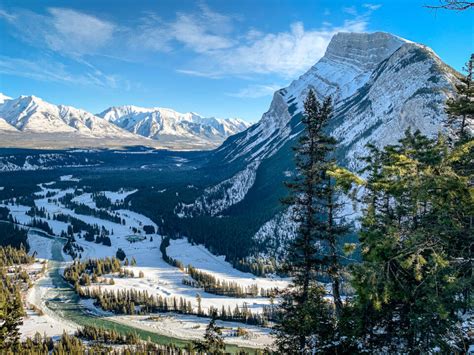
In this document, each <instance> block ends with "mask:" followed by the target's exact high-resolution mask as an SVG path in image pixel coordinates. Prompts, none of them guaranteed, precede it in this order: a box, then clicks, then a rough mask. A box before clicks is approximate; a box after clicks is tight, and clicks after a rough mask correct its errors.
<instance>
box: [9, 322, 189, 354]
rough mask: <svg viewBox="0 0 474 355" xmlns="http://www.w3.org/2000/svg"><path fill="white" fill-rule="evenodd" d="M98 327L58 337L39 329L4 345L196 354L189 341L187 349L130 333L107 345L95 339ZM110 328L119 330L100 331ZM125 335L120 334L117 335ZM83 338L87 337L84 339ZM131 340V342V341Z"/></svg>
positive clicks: (44, 350)
mask: <svg viewBox="0 0 474 355" xmlns="http://www.w3.org/2000/svg"><path fill="white" fill-rule="evenodd" d="M93 329H94V327H88V329H87V330H84V328H82V329H79V330H78V332H77V333H80V335H78V334H76V335H69V334H67V333H66V332H64V333H63V334H62V336H61V337H60V338H59V339H58V340H54V339H52V338H50V337H46V336H42V335H41V334H40V333H36V334H35V336H34V337H33V338H27V339H26V340H25V341H23V342H20V341H17V342H16V343H14V344H5V345H4V346H2V347H1V348H0V352H1V353H2V354H36V355H63V354H109V355H132V354H137V355H149V354H176V355H187V354H194V351H192V346H191V345H189V346H187V347H186V348H184V349H180V348H179V347H177V346H175V345H173V344H169V345H161V344H153V343H151V342H144V341H137V342H136V343H135V339H136V335H133V333H132V334H126V335H125V342H124V343H112V345H115V344H119V345H121V346H120V347H119V348H117V347H113V346H107V343H106V344H103V343H102V342H100V341H94V339H91V338H93V336H94V334H95V331H94V330H93ZM105 332H108V334H109V335H108V337H109V338H110V336H111V334H115V333H116V332H115V331H101V330H99V331H97V334H98V333H102V334H105ZM120 337H121V336H120V335H118V336H117V338H116V339H119V338H120ZM81 339H84V340H87V342H83V341H82V340H81ZM127 340H130V342H127Z"/></svg>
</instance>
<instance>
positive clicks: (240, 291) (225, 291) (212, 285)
mask: <svg viewBox="0 0 474 355" xmlns="http://www.w3.org/2000/svg"><path fill="white" fill-rule="evenodd" d="M186 273H187V274H188V275H189V276H190V277H191V278H192V279H193V280H189V279H187V278H184V279H183V284H185V285H188V286H192V287H199V288H203V289H204V291H206V292H208V293H212V294H215V295H221V296H228V297H238V298H246V297H257V296H258V295H259V290H258V286H257V285H256V284H253V285H250V286H247V287H242V286H240V285H239V284H238V283H237V282H233V281H231V282H228V281H225V280H219V279H217V278H216V277H215V276H214V275H211V274H208V273H206V272H203V271H200V270H198V269H196V268H194V267H193V266H191V265H188V267H187V268H186ZM261 292H262V293H263V294H262V296H263V295H266V291H265V290H264V289H262V290H261Z"/></svg>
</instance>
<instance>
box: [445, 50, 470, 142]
mask: <svg viewBox="0 0 474 355" xmlns="http://www.w3.org/2000/svg"><path fill="white" fill-rule="evenodd" d="M473 66H474V54H472V55H471V58H470V59H469V61H468V62H467V63H466V66H465V68H464V71H465V72H466V76H464V77H462V78H461V80H460V83H459V84H456V91H457V93H456V96H455V97H454V98H451V99H449V100H448V101H447V102H446V113H447V114H448V120H447V122H446V123H447V125H448V127H449V128H450V129H451V130H452V133H454V135H455V137H456V141H457V142H458V143H459V142H460V143H463V142H466V141H467V140H468V139H470V138H472V137H470V132H469V125H470V124H472V123H473V122H474V83H473V77H472V75H473Z"/></svg>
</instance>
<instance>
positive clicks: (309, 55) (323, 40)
mask: <svg viewBox="0 0 474 355" xmlns="http://www.w3.org/2000/svg"><path fill="white" fill-rule="evenodd" d="M366 29H367V20H366V19H365V18H364V17H359V18H356V19H354V20H347V21H346V22H345V23H344V24H343V25H342V26H340V27H331V28H329V27H328V24H325V27H324V28H323V29H316V30H306V29H305V28H304V26H303V23H301V22H295V23H293V24H292V25H291V26H290V29H289V31H286V32H279V33H256V32H253V33H252V35H251V37H250V38H251V40H244V41H242V42H240V43H239V44H238V45H236V46H233V47H231V48H227V49H224V50H214V51H212V53H211V54H210V55H206V56H201V57H199V58H198V59H197V60H196V61H195V63H194V66H193V68H185V69H182V70H181V72H183V73H186V72H189V73H194V72H195V70H194V68H196V67H198V68H199V75H201V76H205V74H206V73H208V74H209V76H213V77H216V76H224V75H248V74H276V75H278V76H280V77H282V78H285V79H290V78H294V77H295V76H297V75H299V74H302V73H303V72H304V71H305V70H307V69H308V68H310V67H311V66H312V65H314V64H315V63H316V62H317V61H318V60H319V59H320V58H321V57H322V56H323V55H324V52H325V51H326V47H327V45H328V43H329V41H330V40H331V38H332V36H333V35H334V34H335V33H337V32H340V31H344V32H362V31H365V30H366Z"/></svg>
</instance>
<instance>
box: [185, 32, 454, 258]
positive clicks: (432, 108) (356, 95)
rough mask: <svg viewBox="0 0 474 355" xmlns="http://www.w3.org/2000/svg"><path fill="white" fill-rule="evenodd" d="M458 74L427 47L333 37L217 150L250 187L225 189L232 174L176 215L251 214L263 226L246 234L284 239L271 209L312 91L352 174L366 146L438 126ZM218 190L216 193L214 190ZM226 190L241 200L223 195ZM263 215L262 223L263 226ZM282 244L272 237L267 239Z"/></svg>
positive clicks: (384, 37)
mask: <svg viewBox="0 0 474 355" xmlns="http://www.w3.org/2000/svg"><path fill="white" fill-rule="evenodd" d="M457 75H458V74H457V73H456V72H455V71H454V70H453V69H451V68H450V67H448V66H447V65H446V64H444V63H443V62H442V61H441V59H440V58H439V57H438V56H437V55H436V54H435V53H434V52H433V51H432V50H431V49H430V48H428V47H426V46H424V45H421V44H417V43H413V42H410V41H407V40H404V39H402V38H399V37H397V36H394V35H391V34H388V33H381V32H377V33H370V34H368V33H338V34H336V35H335V36H334V37H333V39H332V40H331V42H330V44H329V46H328V48H327V50H326V54H325V55H324V57H323V58H321V60H319V61H318V63H316V64H315V65H314V66H313V67H312V68H311V69H309V70H308V71H307V72H306V73H305V74H304V75H302V76H301V77H300V78H298V79H297V80H295V81H293V82H292V83H291V84H290V85H289V86H288V87H287V88H284V89H281V90H278V91H277V92H276V93H275V94H274V97H273V101H272V103H271V105H270V108H269V110H268V111H267V112H266V113H265V114H263V116H262V119H261V120H260V121H259V122H258V123H257V124H255V125H254V126H252V127H250V128H249V129H247V130H246V131H244V132H242V133H240V134H237V135H235V136H233V137H230V138H229V139H228V140H227V141H226V142H225V143H224V144H223V145H222V146H221V147H220V148H219V149H217V150H216V152H215V155H214V158H215V161H220V162H224V163H223V164H224V165H226V166H234V167H235V168H236V172H235V175H234V176H239V175H241V174H245V175H246V176H252V177H253V178H252V179H247V181H248V182H251V183H252V185H251V186H248V184H246V185H245V186H244V185H243V184H237V183H236V184H235V186H229V182H232V181H235V179H233V178H230V179H228V180H227V183H226V184H224V186H222V184H219V185H216V186H214V187H209V188H208V189H207V190H208V191H212V196H215V201H212V200H211V198H210V196H209V193H206V192H205V193H204V194H203V196H201V197H199V198H198V199H196V201H195V203H194V205H187V206H186V208H183V209H182V210H180V212H182V214H181V215H182V216H192V215H194V214H202V213H203V211H207V213H208V214H211V215H213V214H215V211H216V210H217V211H219V215H220V216H221V217H222V216H227V217H231V216H232V214H235V213H236V212H237V213H240V214H242V213H248V214H253V215H256V216H259V218H255V223H256V224H260V226H261V227H260V229H259V230H258V232H257V233H256V234H254V235H253V237H252V236H250V237H252V238H254V241H255V243H256V244H261V243H262V241H269V239H272V238H273V239H274V238H275V236H276V238H288V236H289V235H291V231H294V226H293V225H291V222H290V221H289V218H288V217H289V214H288V213H287V212H286V211H284V210H283V209H282V208H281V207H279V208H278V207H276V206H279V202H278V201H279V199H280V198H281V197H283V196H284V195H285V194H286V191H285V188H284V187H283V181H284V180H288V176H289V175H291V172H292V171H293V168H294V167H293V163H292V152H291V146H293V145H294V144H295V142H296V138H297V136H298V135H299V133H300V132H301V130H302V126H301V122H300V121H301V114H302V110H303V101H304V99H305V97H306V95H307V92H308V90H309V89H310V88H312V89H314V90H315V92H316V94H317V96H318V97H319V98H321V99H322V98H323V97H326V96H331V97H332V99H333V102H334V107H335V112H334V117H333V119H332V121H331V125H330V127H329V130H330V133H331V134H332V135H333V136H334V137H335V138H337V140H338V141H339V147H338V150H337V152H336V155H337V159H338V162H339V163H340V164H342V165H344V166H346V167H348V168H350V169H351V170H353V171H357V170H358V169H359V168H360V167H361V162H360V161H359V159H358V158H359V157H361V156H363V155H365V153H366V149H365V146H366V144H367V143H373V144H375V145H377V146H379V147H380V146H385V145H387V144H392V143H395V142H397V140H398V139H399V138H401V136H402V135H403V134H404V131H405V130H406V129H408V128H411V129H412V130H417V129H419V130H420V131H421V132H422V133H424V134H427V135H435V134H436V133H437V132H439V131H440V130H443V124H442V122H443V120H444V119H445V113H444V102H445V101H446V99H447V97H449V96H450V95H452V94H453V91H454V83H455V82H456V80H457ZM221 186H222V187H221ZM219 187H221V189H222V190H223V191H221V192H220V193H219V191H216V190H219ZM229 191H232V192H233V193H234V194H235V195H236V196H237V197H238V198H232V196H227V195H228V193H229ZM222 196H226V198H225V199H224V200H223V198H222ZM203 201H205V206H206V208H204V209H203ZM223 201H224V202H225V203H226V205H225V206H223ZM257 201H258V204H257V203H256V202H257ZM213 205H215V206H216V207H218V208H217V209H216V208H213ZM245 210H247V211H248V212H244V211H245ZM268 211H270V212H268ZM262 216H263V217H262ZM262 219H265V220H266V222H265V223H264V224H263V225H262V223H261V220H262ZM248 230H252V228H248ZM274 231H279V233H274ZM280 232H281V233H280ZM280 244H281V243H280V242H275V240H273V241H271V242H268V243H267V245H269V246H270V245H273V246H275V245H280ZM269 249H270V248H269Z"/></svg>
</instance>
